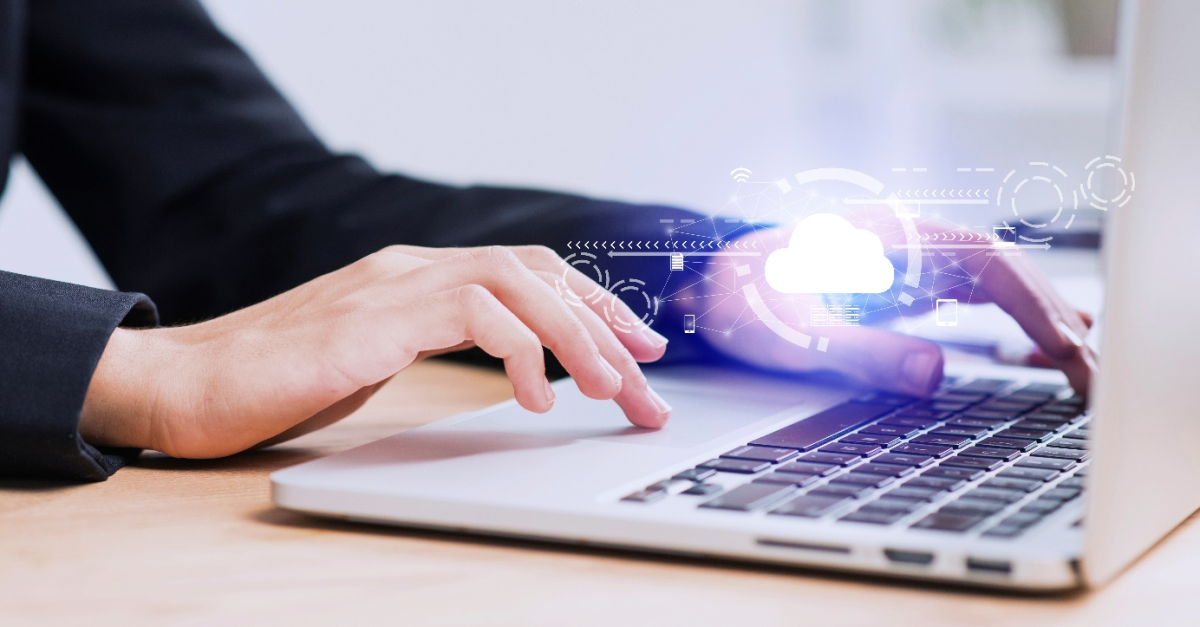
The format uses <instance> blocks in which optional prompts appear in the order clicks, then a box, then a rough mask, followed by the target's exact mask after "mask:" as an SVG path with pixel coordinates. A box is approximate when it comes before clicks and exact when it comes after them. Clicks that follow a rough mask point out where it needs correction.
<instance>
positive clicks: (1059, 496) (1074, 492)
mask: <svg viewBox="0 0 1200 627" xmlns="http://www.w3.org/2000/svg"><path fill="white" fill-rule="evenodd" d="M1082 492H1083V490H1081V489H1079V488H1051V489H1049V490H1046V491H1045V492H1044V493H1043V494H1042V495H1041V496H1039V497H1038V498H1040V499H1047V500H1051V501H1069V500H1071V499H1073V498H1075V497H1077V496H1079V495H1080V494H1081V493H1082Z"/></svg>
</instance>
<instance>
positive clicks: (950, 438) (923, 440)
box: [912, 434, 972, 448]
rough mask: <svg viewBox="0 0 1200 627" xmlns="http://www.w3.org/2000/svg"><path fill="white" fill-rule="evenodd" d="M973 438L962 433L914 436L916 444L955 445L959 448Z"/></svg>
mask: <svg viewBox="0 0 1200 627" xmlns="http://www.w3.org/2000/svg"><path fill="white" fill-rule="evenodd" d="M971 439H972V438H965V437H963V436H961V435H928V434H927V435H923V436H920V437H916V438H913V440H912V441H913V443H914V444H933V445H935V446H953V447H954V448H958V447H960V446H964V445H966V444H967V443H969V442H970V441H971Z"/></svg>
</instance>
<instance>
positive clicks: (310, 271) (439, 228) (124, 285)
mask: <svg viewBox="0 0 1200 627" xmlns="http://www.w3.org/2000/svg"><path fill="white" fill-rule="evenodd" d="M480 106H486V104H483V103H481V105H480ZM16 154H24V156H25V157H26V158H27V159H28V161H29V163H30V164H31V165H32V166H33V168H34V169H35V170H36V171H37V173H38V175H39V176H40V177H41V178H42V179H43V180H44V181H45V183H46V185H47V186H48V187H49V188H50V190H51V191H52V192H53V193H54V195H55V197H56V198H57V199H58V201H59V202H60V203H61V204H62V206H63V207H64V208H65V209H66V211H67V213H68V214H69V215H70V216H71V218H72V219H73V220H74V221H75V223H76V224H77V225H78V226H79V229H80V230H81V231H82V232H83V235H84V236H85V237H86V238H87V240H88V242H89V243H90V244H91V245H92V247H93V248H94V249H95V251H96V254H97V255H98V256H99V258H100V260H101V261H102V262H103V264H104V266H105V268H106V269H107V270H108V272H109V274H110V275H111V276H112V278H113V280H114V281H115V283H116V285H118V286H119V287H120V289H121V290H123V291H121V292H109V291H104V290H96V289H91V288H86V287H81V286H75V285H67V284H63V283H57V282H53V281H48V280H44V279H37V278H30V277H25V276H20V275H15V274H11V273H5V272H0V476H33V477H57V478H66V479H73V480H102V479H104V478H106V477H107V476H108V475H109V474H111V473H112V472H113V471H114V470H116V469H117V468H118V467H120V465H121V463H122V457H123V456H125V455H127V454H129V453H131V452H128V451H99V450H97V449H96V448H94V447H92V446H90V445H88V444H87V443H86V442H84V441H82V439H81V438H80V437H79V435H78V422H79V412H80V408H81V407H82V404H83V399H84V396H85V394H86V391H87V387H88V382H89V381H90V379H91V375H92V372H93V370H94V369H95V366H96V363H97V361H98V360H99V357H100V354H101V352H102V351H103V348H104V346H105V343H106V342H107V339H108V337H109V335H110V334H111V333H112V330H113V329H114V328H115V327H116V326H117V325H119V324H127V325H153V324H157V323H160V322H161V323H168V324H177V323H183V322H189V321H197V320H202V319H205V318H209V317H212V316H217V315H220V314H223V313H227V312H229V311H232V310H234V309H237V308H239V307H244V306H246V305H249V304H251V303H254V302H257V301H261V300H263V299H266V298H268V297H270V296H273V295H275V294H278V293H280V292H282V291H285V290H287V289H289V288H291V287H294V286H296V285H298V284H300V283H303V282H305V281H307V280H309V279H312V278H314V277H316V276H318V275H320V274H323V273H326V272H329V271H331V270H334V269H336V268H339V267H341V266H344V265H346V264H348V263H350V262H351V261H353V260H355V259H357V258H360V257H362V256H364V255H367V254H369V253H371V252H373V251H375V250H378V249H380V248H382V247H384V246H386V245H388V244H395V243H408V244H418V245H425V246H448V245H457V246H472V245H480V244H506V245H515V244H531V243H537V244H544V245H548V246H552V247H554V248H556V249H558V250H559V251H560V252H564V253H565V252H568V251H567V250H566V245H567V242H569V241H571V240H577V239H622V238H627V239H651V238H654V239H660V238H661V228H660V227H659V225H658V221H659V219H663V218H677V217H678V218H682V217H685V216H687V217H690V216H691V214H687V213H685V212H683V211H681V210H677V209H670V208H665V207H640V206H633V205H625V204H620V203H613V202H603V201H596V200H590V199H586V198H581V197H578V196H571V195H565V194H555V193H548V192H539V191H529V190H516V189H498V188H488V187H471V188H465V189H464V188H455V187H448V186H445V185H438V184H433V183H429V182H425V181H420V180H416V179H412V178H408V177H404V176H398V175H394V174H383V173H380V172H378V171H376V170H375V169H374V168H373V167H371V165H370V164H368V163H366V162H365V161H363V160H362V159H360V158H358V157H356V156H353V155H339V154H333V153H331V152H330V151H329V150H328V149H327V148H326V147H325V146H324V145H323V144H322V143H321V141H320V140H318V139H317V138H316V137H315V136H314V135H313V133H312V132H311V131H310V130H309V128H308V127H307V126H306V125H305V124H304V121H303V120H301V119H300V117H299V116H298V115H297V113H296V111H295V110H294V109H292V107H291V106H290V105H289V104H288V103H287V101H286V100H284V98H283V97H282V96H281V95H280V94H279V93H278V92H277V91H276V90H275V88H274V87H272V85H271V84H270V82H269V81H268V80H267V79H266V78H265V77H264V76H263V74H262V73H261V72H260V70H259V69H258V68H257V67H256V66H255V65H254V63H253V62H252V61H251V60H250V59H249V58H248V57H247V56H246V54H245V53H244V52H243V51H242V50H241V49H239V48H238V46H237V45H235V44H234V43H232V42H231V41H230V40H229V39H228V38H227V37H226V36H225V35H224V34H222V33H221V31H220V30H218V29H217V28H216V27H215V26H214V25H213V23H212V22H211V21H210V20H209V18H208V16H207V15H206V14H205V12H204V10H203V9H202V8H201V6H200V5H199V3H198V2H196V1H194V0H153V1H145V0H106V1H104V2H97V1H95V0H0V156H3V157H5V158H6V161H7V160H9V159H11V157H12V156H13V155H16ZM0 170H2V169H0ZM6 176H7V174H6V172H3V171H0V188H2V187H3V183H4V178H6ZM656 265H662V266H663V267H664V268H665V267H666V263H665V262H664V263H663V264H656ZM655 272H658V270H655ZM653 281H654V279H650V280H649V281H648V282H650V283H653ZM661 282H662V281H661V280H660V281H659V283H661ZM142 294H145V295H148V296H149V297H147V296H143V295H142ZM151 298H152V299H153V302H151V300H150V299H151ZM156 306H157V313H156Z"/></svg>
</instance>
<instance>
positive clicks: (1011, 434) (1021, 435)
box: [996, 427, 1054, 442]
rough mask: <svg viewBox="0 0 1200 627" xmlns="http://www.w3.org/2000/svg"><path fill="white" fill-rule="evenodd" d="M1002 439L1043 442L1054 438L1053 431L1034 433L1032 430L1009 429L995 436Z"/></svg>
mask: <svg viewBox="0 0 1200 627" xmlns="http://www.w3.org/2000/svg"><path fill="white" fill-rule="evenodd" d="M996 435H997V436H999V437H1002V438H1018V439H1022V440H1033V441H1034V442H1045V441H1046V440H1049V439H1050V438H1053V437H1054V432H1053V431H1044V430H1043V431H1034V430H1032V429H1017V428H1014V427H1009V428H1007V429H1005V430H1003V431H1001V432H999V433H997V434H996Z"/></svg>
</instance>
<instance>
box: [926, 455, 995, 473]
mask: <svg viewBox="0 0 1200 627" xmlns="http://www.w3.org/2000/svg"><path fill="white" fill-rule="evenodd" d="M1003 465H1004V462H1002V461H1000V460H998V459H991V458H987V457H964V456H962V455H961V454H959V455H955V456H954V457H951V458H949V459H947V460H945V461H943V462H942V467H946V466H954V467H956V468H977V469H979V470H995V469H997V468H999V467H1001V466H1003ZM934 470H937V469H936V468H935V469H934Z"/></svg>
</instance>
